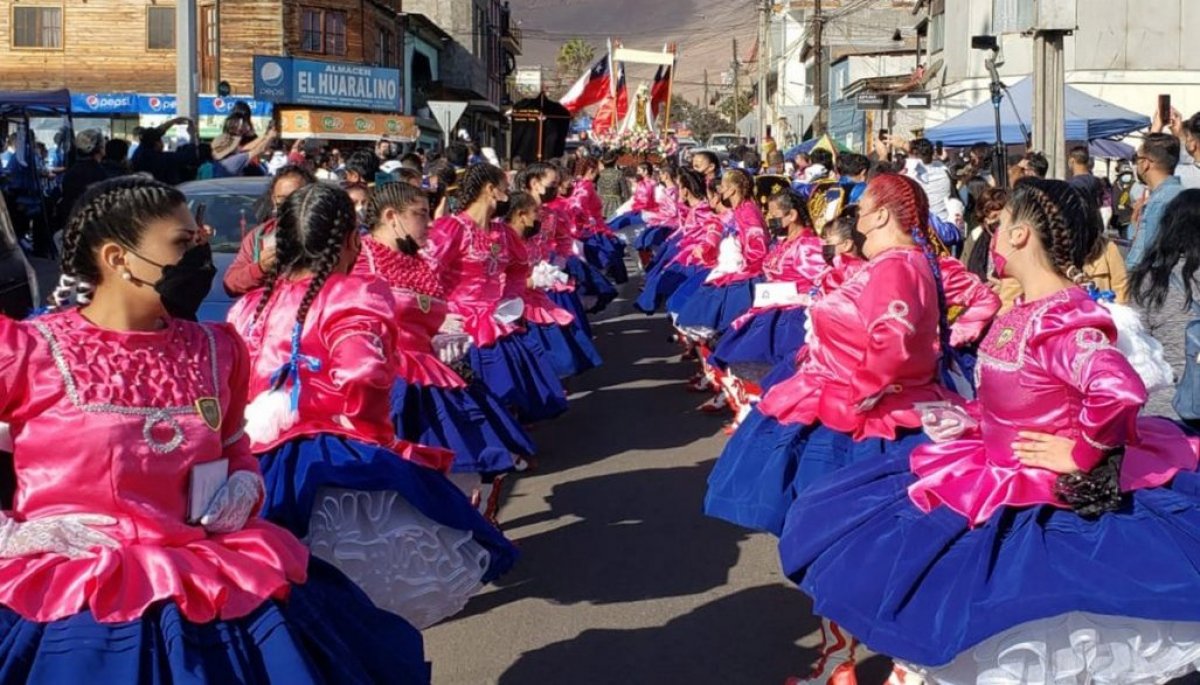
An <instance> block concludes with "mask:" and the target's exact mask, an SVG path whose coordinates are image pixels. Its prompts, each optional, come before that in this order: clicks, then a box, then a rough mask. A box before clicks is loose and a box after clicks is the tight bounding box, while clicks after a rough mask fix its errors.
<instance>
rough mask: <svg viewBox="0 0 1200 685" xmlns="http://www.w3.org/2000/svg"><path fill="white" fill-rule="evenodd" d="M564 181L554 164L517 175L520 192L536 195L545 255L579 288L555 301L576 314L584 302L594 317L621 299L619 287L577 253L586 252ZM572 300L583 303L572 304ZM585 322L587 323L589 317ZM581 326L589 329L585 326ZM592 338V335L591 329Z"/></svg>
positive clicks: (555, 296) (556, 295) (536, 166)
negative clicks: (579, 244)
mask: <svg viewBox="0 0 1200 685" xmlns="http://www.w3.org/2000/svg"><path fill="white" fill-rule="evenodd" d="M564 180H565V179H564V178H563V177H562V176H561V175H560V173H559V170H558V168H557V167H555V166H554V165H552V164H545V163H542V162H535V163H533V164H530V165H529V166H527V167H525V170H524V171H522V172H521V173H520V174H519V175H518V176H517V180H516V183H515V185H516V190H518V191H520V192H524V193H528V194H529V195H532V196H533V198H534V199H535V200H537V202H538V205H539V208H538V219H539V221H541V229H540V230H539V232H538V236H537V239H538V242H539V243H542V244H544V245H545V249H544V250H543V252H544V254H543V256H544V257H546V259H547V260H548V261H550V263H551V264H553V265H555V266H559V267H561V268H562V270H563V271H565V272H566V274H567V275H568V276H569V277H570V278H571V280H572V281H573V282H574V286H575V287H574V288H573V289H572V291H571V292H570V293H554V294H552V296H553V299H554V300H555V301H556V302H558V303H559V306H562V307H564V308H565V309H567V310H568V311H572V312H574V311H576V310H577V309H578V308H579V307H580V303H582V306H583V307H585V308H586V311H587V312H590V313H593V314H594V313H597V312H600V311H603V310H604V308H605V307H607V306H608V305H609V303H611V302H612V301H613V300H615V299H617V288H616V286H614V285H613V284H612V282H611V281H609V280H608V278H607V277H606V276H605V275H604V274H603V273H602V272H601V271H600V270H599V269H597V268H596V267H594V266H592V265H591V264H589V263H587V262H586V261H584V260H583V259H582V258H581V257H580V256H579V254H576V253H577V252H579V253H580V254H582V250H580V249H577V240H576V237H577V231H578V229H577V227H576V222H575V218H574V210H573V209H572V207H571V203H570V201H569V200H568V199H567V198H566V197H564V196H563V194H562V193H560V192H559V186H560V185H561V183H562V182H563V181H564ZM572 298H575V299H578V300H579V301H580V302H571V301H570V300H571V299H572ZM583 321H585V322H586V318H583ZM580 325H581V326H583V327H584V328H585V329H587V326H586V325H585V324H582V323H581V324H580ZM588 336H589V337H590V336H591V333H590V330H588Z"/></svg>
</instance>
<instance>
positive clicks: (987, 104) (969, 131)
mask: <svg viewBox="0 0 1200 685" xmlns="http://www.w3.org/2000/svg"><path fill="white" fill-rule="evenodd" d="M1004 100H1005V101H1004V102H1002V103H1000V134H1001V136H1003V139H1004V144H1005V145H1024V144H1025V143H1026V141H1025V138H1024V136H1023V135H1022V132H1021V122H1022V121H1023V122H1024V123H1025V126H1026V128H1030V127H1032V125H1033V79H1032V78H1030V77H1028V76H1027V77H1025V78H1023V79H1021V80H1020V81H1018V82H1017V84H1016V85H1014V86H1012V87H1011V88H1009V89H1008V92H1007V93H1005V94H1004ZM1065 105H1066V139H1067V140H1068V141H1092V140H1098V139H1100V138H1113V137H1116V136H1122V135H1125V134H1127V133H1132V132H1133V131H1136V130H1138V129H1142V128H1146V127H1147V126H1149V125H1150V118H1149V117H1146V116H1143V115H1141V114H1138V113H1137V112H1131V111H1129V110H1127V109H1124V108H1122V107H1118V106H1116V105H1114V104H1112V103H1110V102H1105V101H1104V100H1101V99H1100V98H1096V97H1092V96H1091V95H1088V94H1087V93H1085V92H1083V91H1081V90H1079V89H1078V88H1073V87H1071V86H1069V85H1068V86H1067V87H1066V93H1065ZM1014 107H1015V109H1016V112H1014V111H1013V110H1014ZM1017 113H1020V117H1021V120H1020V121H1018V120H1017ZM925 137H926V138H928V139H929V140H932V141H933V142H935V143H941V144H943V145H945V146H946V147H966V146H968V145H974V144H975V143H978V142H981V141H982V142H990V141H993V140H995V137H996V115H995V112H994V111H993V109H992V101H991V100H990V99H988V100H985V101H984V102H981V103H980V104H978V105H975V106H974V107H972V108H971V109H968V110H967V111H965V112H963V113H962V114H959V115H958V116H956V117H954V118H952V119H949V120H947V121H945V122H943V123H941V124H938V125H937V126H934V127H932V128H930V129H928V130H926V131H925Z"/></svg>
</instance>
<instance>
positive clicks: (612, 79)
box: [608, 38, 621, 132]
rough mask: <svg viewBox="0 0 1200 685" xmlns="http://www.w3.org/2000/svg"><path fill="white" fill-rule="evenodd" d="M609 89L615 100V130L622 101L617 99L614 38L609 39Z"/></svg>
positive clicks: (613, 113)
mask: <svg viewBox="0 0 1200 685" xmlns="http://www.w3.org/2000/svg"><path fill="white" fill-rule="evenodd" d="M620 46H621V41H619V40H618V41H617V47H620ZM608 91H609V97H611V98H612V101H613V108H612V118H613V120H612V130H613V131H614V132H615V131H616V130H617V126H618V124H617V110H619V109H620V108H621V107H620V103H619V102H618V101H617V70H616V64H615V63H614V62H613V41H612V38H609V39H608Z"/></svg>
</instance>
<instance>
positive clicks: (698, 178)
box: [679, 169, 708, 200]
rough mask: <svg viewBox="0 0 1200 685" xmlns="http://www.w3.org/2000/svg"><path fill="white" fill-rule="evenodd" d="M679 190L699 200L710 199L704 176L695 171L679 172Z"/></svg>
mask: <svg viewBox="0 0 1200 685" xmlns="http://www.w3.org/2000/svg"><path fill="white" fill-rule="evenodd" d="M679 188H680V189H681V190H686V191H687V192H688V194H690V195H691V196H692V197H694V198H696V199H698V200H704V199H705V198H707V197H708V188H707V183H706V182H705V181H704V175H703V174H701V173H700V172H699V171H695V170H693V169H680V170H679Z"/></svg>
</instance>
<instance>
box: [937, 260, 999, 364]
mask: <svg viewBox="0 0 1200 685" xmlns="http://www.w3.org/2000/svg"><path fill="white" fill-rule="evenodd" d="M938 266H939V267H940V268H941V272H942V288H943V290H944V291H945V293H946V306H947V308H948V309H949V317H950V344H951V345H953V346H954V347H959V346H961V345H969V344H971V343H973V342H975V341H977V340H979V339H980V337H981V336H982V335H983V332H984V330H986V329H987V327H988V324H990V323H991V322H992V319H994V318H995V316H996V313H997V312H998V311H1000V297H999V296H997V295H996V293H995V292H993V291H992V289H991V288H989V287H988V285H987V284H986V283H984V282H983V281H981V280H979V277H978V276H976V275H975V274H973V273H971V272H970V271H968V270H967V268H966V267H965V266H963V263H962V262H960V261H958V260H957V259H952V258H950V257H945V258H942V259H941V260H939V263H938Z"/></svg>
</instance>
